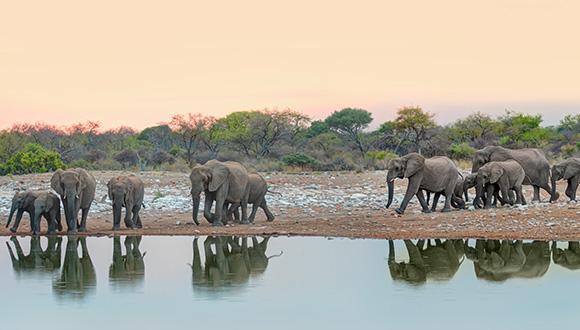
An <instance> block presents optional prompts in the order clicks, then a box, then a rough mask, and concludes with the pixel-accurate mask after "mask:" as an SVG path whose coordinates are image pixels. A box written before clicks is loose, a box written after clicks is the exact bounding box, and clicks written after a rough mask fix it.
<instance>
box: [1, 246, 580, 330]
mask: <svg viewBox="0 0 580 330" xmlns="http://www.w3.org/2000/svg"><path fill="white" fill-rule="evenodd" d="M0 240H1V241H3V243H4V244H3V245H5V248H4V251H0V281H1V283H2V284H1V286H0V287H1V288H2V291H1V292H2V293H1V294H2V299H1V300H0V313H1V315H2V316H3V318H2V321H1V322H2V323H1V324H2V326H1V328H2V329H32V328H34V327H38V328H42V329H78V328H82V329H172V328H178V327H179V328H185V327H187V328H200V327H201V328H205V327H212V328H235V329H265V328H275V329H385V328H406V329H545V328H549V329H558V328H564V327H566V328H577V327H578V324H579V321H580V313H578V307H577V306H578V305H577V301H578V298H577V295H578V292H579V291H580V270H578V271H576V270H575V269H576V268H579V267H580V246H579V245H578V244H577V243H572V244H570V245H569V243H567V242H566V243H558V244H557V245H554V244H553V243H551V242H550V243H548V242H523V243H522V242H517V241H503V242H500V241H483V240H479V241H475V240H470V241H468V243H467V244H465V242H464V241H461V240H454V241H445V240H443V241H438V240H429V241H416V240H413V241H395V242H388V241H384V240H349V239H325V238H286V237H277V238H270V239H264V238H261V237H260V238H247V239H242V238H234V237H221V238H215V237H199V238H193V237H151V236H146V237H138V236H135V237H115V238H107V237H103V238H96V237H89V238H86V239H84V238H72V237H70V238H67V237H64V238H50V239H48V238H46V237H42V238H40V239H38V238H30V237H22V238H20V237H19V238H16V237H12V238H8V237H3V238H0Z"/></svg>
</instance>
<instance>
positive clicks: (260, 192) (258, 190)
mask: <svg viewBox="0 0 580 330" xmlns="http://www.w3.org/2000/svg"><path fill="white" fill-rule="evenodd" d="M248 185H249V192H248V204H252V213H250V216H249V217H248V220H249V221H250V222H252V223H253V222H254V219H255V218H256V211H258V207H261V208H262V210H264V213H265V214H266V218H267V220H268V221H274V218H275V217H274V214H272V212H270V209H269V208H268V204H267V202H266V194H267V193H268V183H267V182H266V180H264V178H263V177H262V176H261V175H260V174H258V173H250V174H248ZM232 214H233V215H234V217H235V220H236V221H239V220H240V212H239V205H232V206H230V207H229V210H228V213H227V219H229V220H232Z"/></svg>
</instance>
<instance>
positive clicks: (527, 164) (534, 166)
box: [471, 146, 559, 202]
mask: <svg viewBox="0 0 580 330" xmlns="http://www.w3.org/2000/svg"><path fill="white" fill-rule="evenodd" d="M510 159H513V160H515V161H517V162H518V163H520V165H521V166H522V168H523V169H524V172H525V173H526V178H525V180H524V182H523V184H524V185H532V186H533V187H534V197H533V199H532V201H538V202H539V201H540V188H542V189H544V190H545V191H546V192H547V193H548V194H550V196H551V197H550V201H555V200H557V199H558V196H559V195H558V193H557V192H552V188H551V187H550V184H549V182H548V181H549V178H550V164H549V163H548V160H547V159H546V155H545V154H544V152H543V151H541V150H540V149H535V148H525V149H516V150H513V149H508V148H504V147H500V146H487V147H485V148H483V149H480V150H477V151H476V152H475V154H474V155H473V164H472V165H473V166H472V168H471V172H472V173H476V172H477V171H478V170H479V168H480V167H482V166H483V165H485V164H486V163H489V162H493V161H504V160H510Z"/></svg>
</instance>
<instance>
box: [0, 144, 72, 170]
mask: <svg viewBox="0 0 580 330" xmlns="http://www.w3.org/2000/svg"><path fill="white" fill-rule="evenodd" d="M64 167H65V166H64V163H63V162H62V161H61V159H60V154H59V153H58V152H55V151H50V150H47V149H45V148H44V147H43V146H41V145H40V144H36V143H30V144H27V145H26V146H25V147H24V149H23V150H22V151H20V152H18V153H16V154H15V155H14V156H12V157H11V158H10V159H8V161H6V163H4V164H0V173H1V174H2V175H6V174H28V173H45V172H49V171H55V170H57V169H60V168H64Z"/></svg>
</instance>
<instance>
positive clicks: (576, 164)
mask: <svg viewBox="0 0 580 330" xmlns="http://www.w3.org/2000/svg"><path fill="white" fill-rule="evenodd" d="M575 176H580V160H579V159H578V158H576V159H575V158H570V159H568V160H565V161H563V162H561V163H559V164H556V165H554V166H552V174H551V181H552V196H553V197H552V199H551V201H552V202H554V201H556V200H558V197H559V195H558V193H557V192H556V181H558V180H570V179H572V178H573V177H575ZM567 195H568V192H567ZM569 197H570V198H572V196H569Z"/></svg>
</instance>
